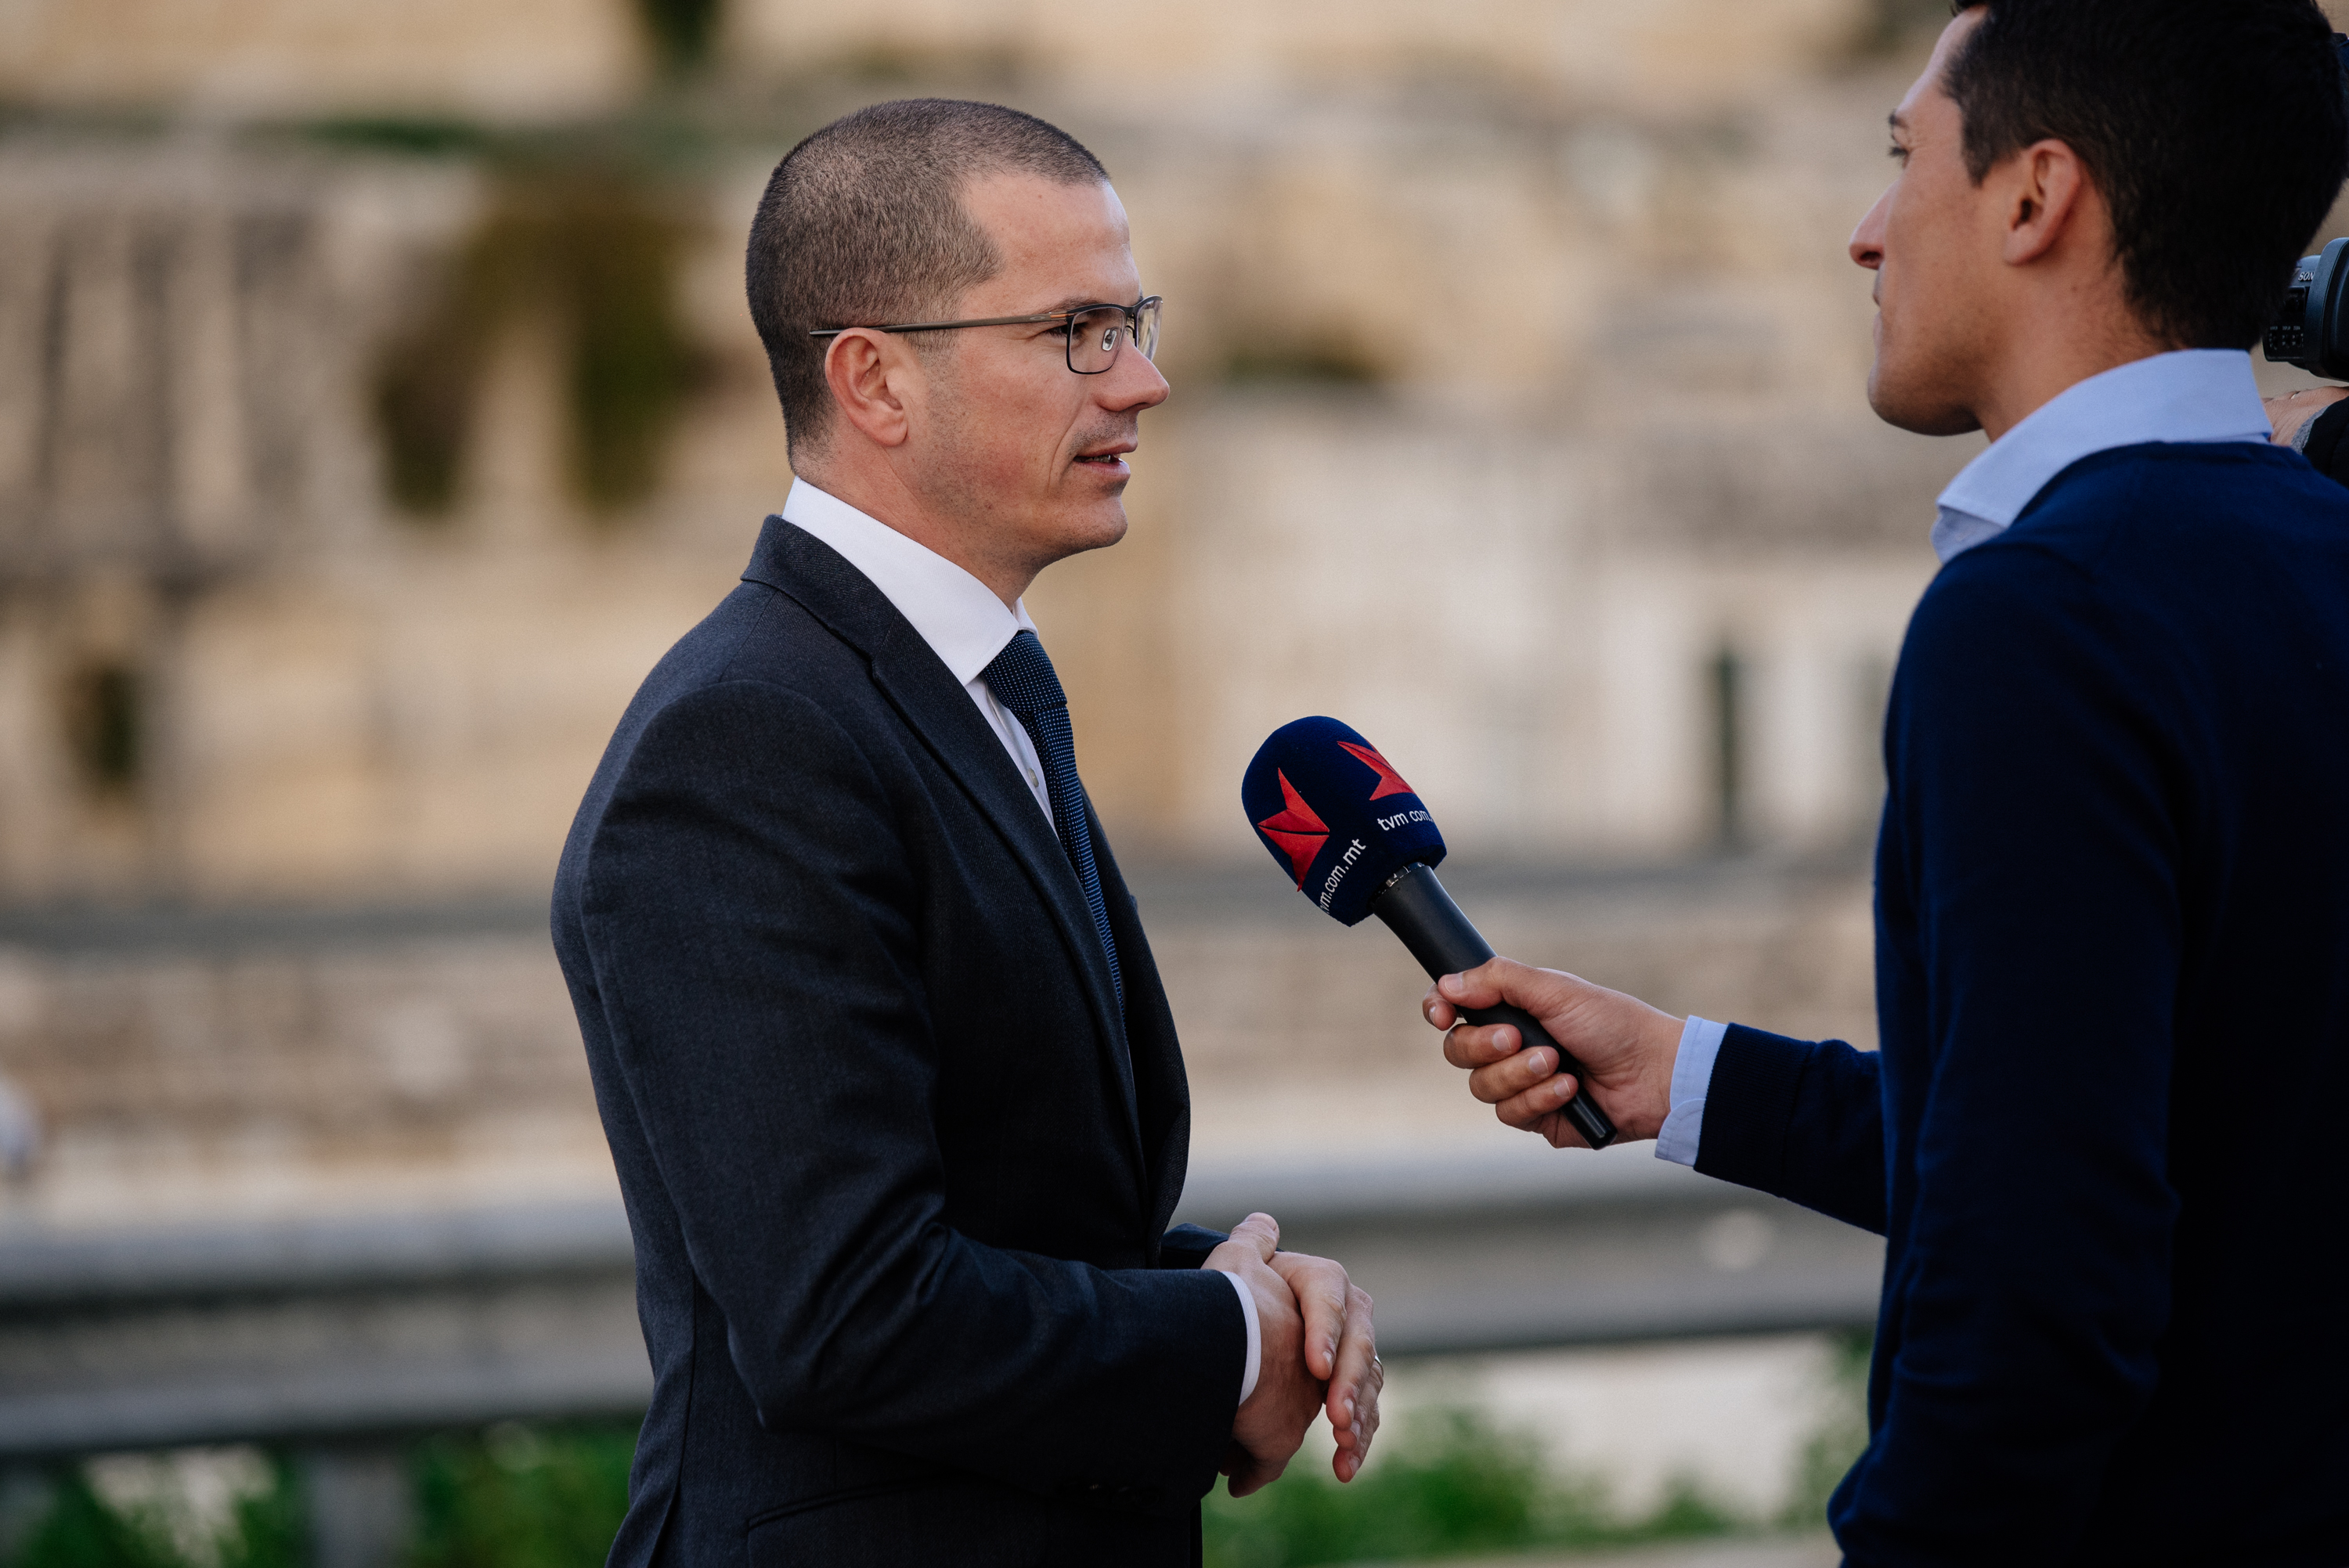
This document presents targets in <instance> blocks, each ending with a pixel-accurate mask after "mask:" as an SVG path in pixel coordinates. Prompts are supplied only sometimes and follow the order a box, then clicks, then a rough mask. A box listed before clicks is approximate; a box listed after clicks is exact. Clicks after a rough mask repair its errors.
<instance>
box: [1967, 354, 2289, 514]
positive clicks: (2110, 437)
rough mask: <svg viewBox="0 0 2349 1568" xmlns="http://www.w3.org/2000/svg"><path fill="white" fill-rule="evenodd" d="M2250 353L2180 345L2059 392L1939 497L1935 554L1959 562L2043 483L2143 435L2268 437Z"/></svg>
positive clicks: (2193, 438)
mask: <svg viewBox="0 0 2349 1568" xmlns="http://www.w3.org/2000/svg"><path fill="white" fill-rule="evenodd" d="M2268 433H2269V430H2268V418H2267V410H2266V409H2265V408H2264V407H2261V403H2260V387H2259V382H2258V381H2257V380H2256V379H2255V378H2254V377H2252V375H2251V355H2250V354H2249V353H2248V352H2247V351H2244V350H2242V349H2235V348H2186V349H2179V350H2178V351H2177V352H2175V353H2171V354H2157V355H2155V356H2152V357H2151V358H2149V359H2138V360H2134V361H2132V362H2130V363H2129V364H2127V365H2120V366H2114V367H2113V368H2112V369H2110V370H2107V371H2105V372H2103V373H2102V374H2101V375H2096V376H2091V377H2088V378H2087V379H2086V380H2085V381H2082V382H2080V383H2078V384H2077V385H2075V386H2073V387H2067V388H2065V389H2064V391H2063V392H2061V393H2058V394H2057V395H2056V396H2055V397H2052V398H2050V399H2048V401H2047V402H2046V403H2044V405H2042V406H2041V407H2038V408H2037V409H2034V410H2033V412H2032V414H2031V416H2030V417H2029V418H2026V419H2024V420H2023V422H2022V423H2020V424H2018V425H2016V426H2015V427H2014V428H2013V429H2011V430H2009V431H2008V432H2007V433H2006V434H2005V435H2003V436H2001V437H2000V438H1998V439H1997V440H1995V441H1992V443H1991V444H1990V446H1989V448H1988V449H1986V450H1985V451H1983V453H1982V455H1981V456H1980V457H1978V458H1976V459H1974V460H1973V461H1972V462H1970V463H1968V464H1967V465H1966V466H1965V467H1964V468H1963V469H1960V470H1959V472H1958V477H1957V478H1956V479H1953V480H1951V481H1950V486H1949V488H1948V489H1947V490H1943V491H1942V492H1941V495H1940V516H1938V517H1936V518H1935V519H1934V520H1933V550H1934V552H1935V553H1936V554H1938V555H1940V558H1941V559H1942V560H1943V561H1951V560H1955V559H1956V558H1957V557H1958V556H1960V555H1961V554H1963V553H1964V552H1967V551H1969V550H1971V549H1972V548H1973V547H1974V546H1975V545H1977V544H1980V543H1982V542H1983V541H1984V540H1986V539H1992V538H1995V537H1996V536H1997V535H1999V534H2001V533H2003V532H2005V531H2006V530H2007V528H2008V527H2009V526H2010V525H2012V524H2013V521H2014V520H2015V518H2016V517H2017V516H2018V515H2019V514H2020V513H2021V512H2022V511H2023V508H2024V507H2026V506H2028V505H2030V504H2031V498H2032V497H2033V496H2035V495H2037V494H2038V493H2039V492H2040V491H2041V490H2044V489H2045V488H2046V485H2047V481H2048V480H2052V479H2054V477H2055V476H2056V475H2057V474H2060V473H2062V472H2063V471H2064V469H2068V468H2070V467H2071V466H2072V465H2073V464H2074V463H2076V462H2078V461H2079V460H2080V459H2082V458H2085V457H2086V456H2088V455H2089V454H2090V453H2092V452H2103V451H2109V450H2111V449H2113V448H2115V447H2131V446H2135V445H2137V443H2138V442H2140V441H2261V442H2264V441H2265V440H2266V439H2267V438H2268Z"/></svg>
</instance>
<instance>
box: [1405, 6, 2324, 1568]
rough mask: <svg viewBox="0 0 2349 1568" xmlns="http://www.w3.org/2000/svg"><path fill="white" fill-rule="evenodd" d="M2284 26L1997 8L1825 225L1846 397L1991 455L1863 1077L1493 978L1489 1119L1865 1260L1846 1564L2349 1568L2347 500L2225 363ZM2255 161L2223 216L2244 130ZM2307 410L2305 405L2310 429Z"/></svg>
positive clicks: (1908, 781) (2320, 24) (2287, 250)
mask: <svg viewBox="0 0 2349 1568" xmlns="http://www.w3.org/2000/svg"><path fill="white" fill-rule="evenodd" d="M2329 31H2330V29H2329V27H2328V26H2327V24H2326V23H2325V21H2324V19H2323V15H2322V14H2321V13H2320V12H2318V10H2317V9H2316V7H2315V6H2314V5H2312V4H2307V3H2306V0H2242V3H2240V4H2236V5H2227V6H2215V5H2207V4H2201V3H2199V0H2127V3H2123V0H1990V3H1989V4H1987V5H1975V6H1972V7H1971V8H1970V9H1967V10H1964V11H1963V12H1961V14H1960V15H1958V16H1957V18H1956V19H1955V20H1954V21H1952V22H1951V25H1950V26H1949V28H1948V30H1947V31H1946V32H1945V33H1944V34H1943V35H1942V37H1941V39H1940V44H1939V46H1937V47H1936V49H1935V51H1934V54H1933V57H1932V60H1931V62H1930V64H1929V65H1928V67H1927V68H1926V71H1925V74H1924V75H1923V77H1920V79H1919V81H1918V82H1917V84H1916V85H1915V87H1913V88H1911V89H1910V90H1909V95H1908V97H1907V98H1905V99H1904V100H1903V101H1902V103H1901V105H1900V108H1899V110H1898V111H1897V112H1896V113H1895V114H1894V116H1893V118H1892V129H1893V139H1894V151H1895V156H1896V158H1897V160H1898V161H1899V165H1900V172H1899V175H1898V177H1897V178H1896V179H1895V180H1894V181H1893V184H1892V186H1891V188H1890V189H1889V191H1887V192H1886V194H1885V196H1884V197H1883V199H1882V200H1880V201H1878V203H1877V205H1876V207H1875V208H1874V209H1873V210H1871V211H1869V213H1868V216H1867V217H1866V218H1865V219H1864V220H1863V221H1862V222H1861V223H1860V226H1859V228H1858V230H1857V232H1855V233H1854V235H1853V236H1852V242H1851V254H1852V257H1853V260H1854V261H1855V262H1857V263H1858V264H1859V265H1861V266H1863V267H1866V268H1868V269H1869V270H1870V271H1872V272H1873V273H1875V277H1876V282H1875V292H1876V298H1877V303H1878V319H1877V356H1876V363H1875V366H1874V369H1873V371H1872V372H1871V375H1870V377H1869V384H1868V392H1869V400H1870V403H1871V405H1872V406H1873V407H1875V409H1876V411H1877V412H1878V415H1879V416H1880V417H1881V418H1885V419H1887V420H1888V421H1889V422H1890V423H1893V424H1896V425H1899V426H1901V427H1902V428H1908V429H1911V430H1917V431H1920V432H1923V433H1929V434H1944V435H1946V434H1957V433H1961V432H1964V431H1968V430H1971V429H1975V428H1981V429H1983V430H1985V431H1986V432H1987V433H1988V434H1989V435H1990V436H1991V438H1992V441H1991V445H1990V447H1989V449H1987V450H1986V451H1985V452H1983V453H1982V456H1981V457H1979V458H1977V459H1975V460H1974V462H1973V463H1971V464H1970V465H1969V466H1968V467H1967V468H1966V469H1965V470H1964V471H1963V472H1962V473H1961V474H1960V475H1959V476H1958V478H1957V480H1955V481H1953V482H1952V483H1951V485H1950V487H1949V488H1948V489H1947V490H1944V491H1943V493H1942V495H1941V498H1940V515H1939V517H1938V518H1937V520H1936V522H1935V525H1934V530H1933V542H1934V545H1935V548H1936V549H1937V551H1939V552H1940V555H1941V557H1942V560H1943V562H1944V565H1943V568H1942V570H1941V572H1940V575H1939V576H1937V577H1936V578H1935V580H1934V582H1933V583H1932V584H1931V586H1930V588H1929V589H1928V590H1927V591H1926V593H1925V595H1924V597H1923V599H1922V601H1921V602H1920V603H1919V605H1918V608H1917V612H1916V614H1915V617H1914V619H1913V620H1912V622H1911V624H1910V626H1909V634H1908V638H1907V641H1906V643H1905V645H1904V646H1903V649H1902V652H1901V655H1900V662H1899V668H1898V671H1897V673H1896V675H1895V677H1894V683H1893V690H1892V697H1891V703H1890V708H1889V714H1888V716H1887V719H1886V727H1885V741H1884V744H1885V762H1886V773H1887V778H1888V783H1889V793H1888V799H1887V804H1886V808H1885V814H1884V820H1883V825H1882V829H1881V832H1880V835H1879V838H1878V848H1877V862H1876V863H1877V891H1876V915H1877V1006H1878V1025H1879V1029H1878V1032H1879V1037H1880V1045H1881V1049H1880V1052H1863V1051H1857V1050H1854V1049H1853V1048H1852V1047H1849V1046H1847V1045H1845V1044H1843V1043H1842V1042H1839V1041H1832V1040H1830V1041H1817V1042H1813V1041H1804V1040H1795V1039H1788V1038H1784V1037H1778V1036H1775V1035H1770V1034H1765V1033H1764V1032H1762V1031H1760V1030H1758V1029H1753V1028H1748V1027H1743V1026H1734V1025H1723V1024H1720V1023H1716V1022H1711V1021H1708V1020H1705V1019H1702V1018H1697V1017H1690V1018H1686V1019H1682V1018H1675V1017H1672V1016H1670V1015H1668V1014H1664V1013H1661V1012H1659V1011H1657V1010H1656V1009H1654V1008H1652V1007H1650V1006H1647V1005H1646V1004H1644V1003H1641V1002H1640V1001H1638V1000H1637V999H1635V998H1632V997H1629V996H1624V995H1619V994H1618V993H1614V992H1609V991H1607V990H1604V989H1603V988H1601V987H1599V986H1596V985H1590V984H1589V983H1588V982H1586V981H1583V980H1579V979H1577V978H1576V977H1574V976H1571V975H1560V974H1557V973H1554V972H1550V971H1544V970H1534V969H1528V968H1526V966H1524V965H1519V964H1515V963H1511V962H1509V961H1507V960H1504V959H1495V960H1494V961H1493V962H1491V963H1489V964H1486V965H1482V966H1481V967H1480V968H1478V969H1476V970H1475V971H1474V972H1472V973H1470V974H1468V975H1453V976H1446V977H1444V979H1443V980H1441V981H1440V982H1439V983H1438V985H1437V987H1436V989H1435V990H1434V991H1433V993H1431V994H1430V995H1429V997H1428V999H1427V1001H1426V1002H1425V1004H1424V1010H1425V1013H1426V1016H1427V1018H1428V1021H1429V1022H1430V1023H1432V1024H1433V1025H1435V1026H1437V1027H1439V1028H1445V1029H1447V1030H1448V1031H1449V1032H1448V1034H1447V1037H1446V1042H1445V1055H1446V1057H1447V1058H1448V1059H1449V1060H1451V1061H1453V1062H1454V1064H1455V1065H1458V1066H1460V1067H1463V1068H1467V1069H1468V1070H1469V1072H1470V1079H1469V1083H1470V1088H1471V1092H1472V1093H1474V1094H1475V1096H1476V1098H1477V1099H1480V1100H1483V1101H1485V1102H1486V1103H1488V1104H1491V1105H1493V1106H1494V1107H1495V1110H1496V1112H1497V1114H1498V1115H1499V1116H1500V1118H1501V1119H1502V1120H1504V1121H1505V1122H1506V1123H1508V1124H1509V1125H1511V1126H1515V1127H1519V1128H1524V1129H1526V1130H1532V1131H1536V1132H1538V1133H1541V1134H1543V1135H1545V1136H1547V1138H1548V1139H1549V1140H1550V1141H1551V1142H1553V1143H1558V1144H1566V1143H1571V1142H1574V1141H1577V1140H1576V1139H1575V1138H1574V1135H1573V1133H1572V1131H1571V1130H1570V1129H1568V1128H1567V1127H1566V1126H1565V1125H1564V1124H1563V1119H1562V1118H1560V1117H1559V1116H1558V1115H1557V1108H1558V1106H1559V1105H1561V1104H1562V1103H1564V1100H1565V1099H1566V1098H1567V1097H1568V1095H1570V1094H1571V1093H1573V1092H1576V1090H1577V1088H1578V1086H1576V1085H1573V1084H1571V1083H1570V1082H1568V1081H1567V1080H1566V1079H1564V1078H1560V1077H1558V1076H1557V1064H1556V1062H1555V1061H1554V1060H1551V1059H1549V1057H1550V1053H1549V1052H1548V1051H1547V1050H1546V1049H1539V1048H1537V1049H1535V1050H1530V1051H1527V1050H1521V1049H1520V1043H1519V1042H1518V1040H1517V1039H1516V1031H1515V1030H1514V1029H1509V1028H1506V1027H1492V1028H1477V1027H1472V1026H1464V1025H1460V1024H1459V1022H1458V1016H1457V1015H1458V1009H1460V1008H1461V1007H1464V1006H1490V1005H1492V1004H1493V1003H1495V1002H1497V1001H1506V1002H1509V1003H1511V1004H1514V1005H1516V1006H1520V1007H1523V1008H1525V1009H1526V1010H1527V1011H1528V1012H1530V1013H1532V1014H1534V1015H1535V1016H1537V1017H1538V1018H1539V1019H1540V1020H1541V1021H1542V1023H1543V1025H1544V1026H1545V1027H1546V1028H1547V1029H1548V1030H1549V1032H1550V1033H1551V1035H1552V1036H1553V1037H1556V1039H1557V1043H1558V1044H1559V1046H1561V1047H1564V1048H1565V1049H1566V1050H1568V1051H1569V1052H1571V1053H1573V1054H1574V1055H1575V1056H1576V1057H1578V1058H1579V1059H1580V1060H1581V1061H1582V1062H1583V1063H1584V1064H1585V1067H1586V1068H1587V1070H1588V1074H1589V1078H1590V1082H1589V1083H1588V1086H1587V1088H1588V1092H1589V1093H1591V1094H1593V1095H1595V1096H1597V1097H1598V1099H1599V1103H1600V1104H1601V1105H1603V1106H1604V1107H1605V1108H1606V1109H1607V1110H1608V1111H1609V1114H1610V1115H1611V1116H1612V1117H1613V1118H1614V1119H1615V1120H1616V1122H1617V1123H1618V1125H1619V1127H1620V1128H1621V1129H1622V1133H1623V1136H1624V1137H1626V1138H1627V1139H1628V1138H1636V1137H1650V1138H1654V1139H1656V1140H1658V1148H1657V1152H1658V1154H1659V1156H1661V1157H1662V1158H1667V1159H1672V1160H1676V1161H1681V1162H1683V1163H1688V1164H1692V1165H1694V1166H1695V1168H1696V1169H1697V1170H1699V1171H1703V1172H1705V1173H1707V1174H1710V1175H1714V1176H1718V1177H1721V1178H1723V1179H1724V1180H1727V1181H1735V1182H1739V1183H1742V1184H1744V1185H1747V1186H1750V1187H1754V1188H1755V1189H1757V1190H1761V1191H1769V1192H1774V1193H1776V1194H1779V1195H1781V1196H1784V1197H1786V1198H1789V1199H1792V1200H1794V1201H1795V1202H1801V1203H1804V1204H1806V1205H1807V1206H1809V1207H1811V1208H1813V1209H1816V1210H1818V1211H1819V1212H1824V1213H1827V1214H1831V1215H1833V1216H1835V1217H1837V1218H1839V1219H1842V1220H1845V1221H1847V1222H1851V1223H1853V1224H1857V1225H1861V1226H1864V1227H1866V1228H1868V1229H1870V1230H1874V1231H1878V1232H1880V1233H1884V1235H1885V1236H1886V1238H1887V1243H1888V1244H1887V1250H1886V1268H1885V1279H1884V1291H1883V1298H1882V1305H1881V1310H1880V1314H1879V1317H1878V1333H1877V1342H1876V1354H1875V1359H1874V1364H1873V1367H1872V1368H1871V1372H1870V1377H1869V1387H1868V1414H1869V1426H1870V1439H1869V1443H1868V1449H1867V1451H1866V1452H1865V1453H1864V1454H1863V1455H1862V1456H1861V1458H1860V1459H1859V1460H1858V1462H1857V1464H1856V1465H1855V1466H1854V1467H1853V1469H1852V1470H1851V1472H1850V1473H1849V1474H1848V1475H1847V1477H1845V1479H1844V1481H1843V1483H1842V1485H1841V1486H1840V1487H1839V1488H1838V1489H1837V1491H1836V1494H1835V1497H1834V1499H1833V1501H1832V1502H1831V1504H1830V1505H1829V1517H1830V1520H1831V1522H1833V1524H1834V1526H1835V1530H1836V1533H1837V1540H1838V1541H1839V1542H1841V1544H1842V1546H1843V1549H1844V1551H1845V1553H1847V1562H1848V1563H1853V1564H1856V1565H1862V1568H1865V1565H1872V1564H1943V1563H1946V1564H1953V1565H1954V1564H1976V1563H2002V1564H2006V1563H2114V1564H2120V1563H2127V1564H2130V1565H2132V1568H2144V1565H2158V1564H2170V1563H2175V1564H2180V1565H2183V1564H2189V1563H2193V1564H2203V1563H2236V1562H2246V1563H2251V1562H2255V1563H2281V1564H2290V1563H2309V1564H2315V1563H2342V1562H2344V1561H2349V1487H2344V1485H2343V1478H2344V1476H2349V1336H2344V1334H2343V1333H2342V1330H2341V1309H2340V1303H2341V1302H2342V1301H2343V1300H2344V1296H2349V1168H2344V1162H2343V1161H2340V1160H2339V1159H2337V1158H2336V1157H2335V1155H2334V1152H2333V1150H2334V1147H2335V1144H2336V1141H2337V1134H2336V1132H2335V1129H2334V1122H2335V1120H2336V1118H2337V1108H2338V1107H2339V1105H2340V1104H2341V1103H2342V1102H2343V1100H2344V1098H2349V965H2344V963H2343V955H2344V953H2349V811H2344V809H2343V789H2344V786H2343V780H2344V779H2349V495H2344V492H2343V490H2342V489H2341V488H2340V487H2339V486H2337V485H2334V484H2332V483H2330V482H2327V481H2325V480H2321V479H2319V478H2318V476H2317V475H2316V474H2315V473H2313V472H2312V471H2311V469H2310V468H2309V466H2308V465H2307V464H2306V463H2304V462H2302V460H2301V459H2300V458H2298V457H2296V456H2294V455H2292V453H2291V452H2290V451H2287V450H2282V449H2279V448H2277V447H2276V446H2273V445H2271V444H2269V442H2268V439H2267V438H2268V437H2269V435H2270V428H2269V426H2268V424H2267V421H2266V419H2265V418H2263V415H2262V410H2261V403H2260V399H2259V396H2258V392H2257V389H2256V385H2255V383H2254V381H2253V379H2252V376H2251V364H2250V359H2249V355H2248V347H2249V346H2250V345H2251V343H2253V342H2255V341H2256V340H2257V339H2258V337H2259V335H2260V333H2261V329H2262V328H2263V326H2264V325H2265V323H2266V322H2267V320H2268V319H2269V318H2270V316H2271V314H2272V312H2273V309H2274V307H2275V305H2276V304H2277V302H2278V301H2279V300H2280V299H2281V298H2282V294H2283V290H2284V287H2285V283H2286V280H2287V279H2288V278H2289V276H2290V274H2291V271H2292V264H2293V263H2294V262H2295V261H2296V260H2297V258H2298V257H2299V255H2300V254H2301V247H2302V242H2304V241H2305V240H2306V239H2307V238H2308V236H2309V234H2310V232H2312V231H2313V229H2314V227H2315V225H2316V223H2317V222H2319V221H2320V220H2321V219H2322V217H2323V214H2324V212H2325V211H2326V210H2327V209H2328V208H2329V207H2330V206H2331V205H2332V202H2333V199H2334V198H2335V196H2336V195H2337V194H2338V192H2339V191H2340V188H2341V183H2342V175H2343V170H2344V161H2349V119H2344V103H2343V86H2342V76H2341V69H2340V67H2339V66H2338V64H2337V63H2336V61H2335V58H2334V56H2333V50H2332V47H2331V45H2330V41H2329ZM2251 147H2255V148H2261V149H2269V150H2274V151H2273V156H2272V157H2271V158H2269V159H2268V160H2265V162H2264V163H2263V164H2262V168H2263V169H2264V170H2265V172H2266V175H2267V179H2266V180H2265V181H2264V182H2262V183H2259V184H2253V183H2251V182H2250V181H2248V180H2246V179H2244V178H2242V177H2241V176H2240V174H2239V173H2238V172H2237V170H2239V169H2240V150H2241V149H2244V148H2251ZM2312 401H2313V399H2312Z"/></svg>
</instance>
